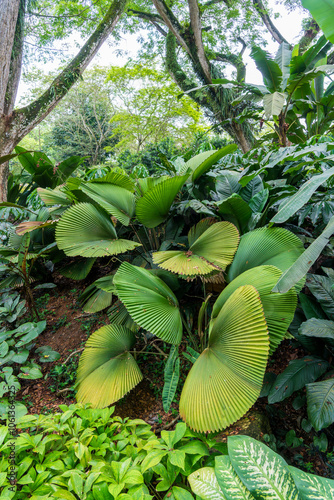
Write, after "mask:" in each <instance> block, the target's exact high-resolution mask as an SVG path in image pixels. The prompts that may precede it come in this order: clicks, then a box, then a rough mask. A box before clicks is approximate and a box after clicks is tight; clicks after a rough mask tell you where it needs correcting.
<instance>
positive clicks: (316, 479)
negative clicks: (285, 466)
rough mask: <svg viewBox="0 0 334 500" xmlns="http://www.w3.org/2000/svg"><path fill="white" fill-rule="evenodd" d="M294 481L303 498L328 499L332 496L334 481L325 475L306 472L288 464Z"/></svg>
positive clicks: (333, 495) (309, 499)
mask: <svg viewBox="0 0 334 500" xmlns="http://www.w3.org/2000/svg"><path fill="white" fill-rule="evenodd" d="M289 470H290V472H291V474H292V477H293V479H294V482H295V483H296V486H297V488H298V491H299V494H300V495H301V497H302V499H303V500H329V499H330V498H334V481H333V479H327V478H325V477H320V476H316V475H315V474H308V473H307V472H303V471H302V470H299V469H296V467H291V466H289Z"/></svg>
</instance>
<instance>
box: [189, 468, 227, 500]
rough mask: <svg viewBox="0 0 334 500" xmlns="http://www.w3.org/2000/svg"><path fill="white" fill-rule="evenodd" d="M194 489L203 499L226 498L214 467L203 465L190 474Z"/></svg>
mask: <svg viewBox="0 0 334 500" xmlns="http://www.w3.org/2000/svg"><path fill="white" fill-rule="evenodd" d="M188 481H189V483H190V486H191V489H192V491H193V492H194V493H195V495H198V496H199V497H201V498H202V499H203V500H226V497H225V495H224V493H223V492H222V490H221V488H220V486H219V484H218V481H217V478H216V475H215V470H214V468H213V467H203V468H202V469H198V470H197V471H195V472H193V473H192V474H190V476H188Z"/></svg>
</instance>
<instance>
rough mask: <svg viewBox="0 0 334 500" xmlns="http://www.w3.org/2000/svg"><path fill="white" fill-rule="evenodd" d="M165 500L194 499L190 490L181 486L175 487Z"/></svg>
mask: <svg viewBox="0 0 334 500" xmlns="http://www.w3.org/2000/svg"><path fill="white" fill-rule="evenodd" d="M164 500H194V497H193V496H192V494H191V493H189V491H188V490H185V489H184V488H180V487H179V486H173V487H172V489H171V490H170V491H169V492H168V493H167V494H166V496H165V497H164Z"/></svg>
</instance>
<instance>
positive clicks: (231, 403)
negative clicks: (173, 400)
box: [180, 286, 269, 432]
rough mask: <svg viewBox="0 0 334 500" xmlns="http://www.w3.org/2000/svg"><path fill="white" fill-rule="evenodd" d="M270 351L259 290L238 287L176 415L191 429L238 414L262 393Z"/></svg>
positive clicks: (218, 424)
mask: <svg viewBox="0 0 334 500" xmlns="http://www.w3.org/2000/svg"><path fill="white" fill-rule="evenodd" d="M268 352H269V336H268V330H267V325H266V321H265V317H264V313H263V309H262V305H261V301H260V297H259V294H258V292H257V291H256V289H255V288H254V287H252V286H243V287H240V288H238V289H237V290H236V291H235V292H234V293H233V294H232V295H231V296H230V297H229V298H228V299H227V301H226V302H225V304H224V306H223V307H222V309H221V311H220V313H219V315H218V316H217V319H216V321H215V324H214V326H213V328H212V330H211V335H210V339H209V345H208V347H207V348H206V349H205V350H204V351H203V352H202V354H201V355H200V357H199V358H198V359H197V360H196V362H195V363H194V365H193V367H192V368H191V370H190V372H189V375H188V377H187V379H186V382H185V384H184V387H183V391H182V394H181V400H180V414H181V416H182V418H183V419H184V420H185V422H186V423H187V424H188V425H189V427H191V428H192V429H195V430H197V431H200V432H215V431H218V430H220V429H224V428H226V427H228V426H229V425H231V424H232V423H233V422H235V421H236V420H238V419H239V418H240V417H242V416H243V415H244V414H245V413H246V411H247V410H248V409H249V408H250V407H251V406H252V404H254V402H255V401H256V400H257V398H258V397H259V395H260V392H261V388H262V382H263V377H264V372H265V368H266V364H267V359H268ZM204 408H205V411H203V409H204Z"/></svg>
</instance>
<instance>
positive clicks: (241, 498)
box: [215, 455, 254, 500]
mask: <svg viewBox="0 0 334 500" xmlns="http://www.w3.org/2000/svg"><path fill="white" fill-rule="evenodd" d="M215 473H216V477H217V480H218V484H219V486H220V487H221V489H222V491H223V493H224V495H225V498H226V500H254V497H253V495H251V494H250V493H249V491H248V490H247V488H246V486H245V485H244V484H243V482H242V481H241V480H240V479H239V477H238V475H237V473H236V472H235V470H234V469H233V467H232V464H231V460H230V459H229V457H228V456H226V455H221V456H219V457H216V458H215Z"/></svg>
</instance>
